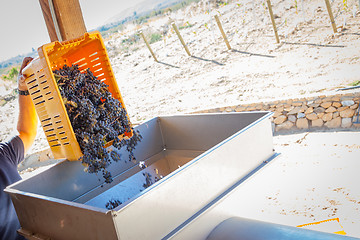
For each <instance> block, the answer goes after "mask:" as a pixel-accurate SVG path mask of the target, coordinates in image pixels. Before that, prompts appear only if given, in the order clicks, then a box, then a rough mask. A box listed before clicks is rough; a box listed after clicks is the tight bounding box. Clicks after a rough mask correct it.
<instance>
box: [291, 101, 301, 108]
mask: <svg viewBox="0 0 360 240" xmlns="http://www.w3.org/2000/svg"><path fill="white" fill-rule="evenodd" d="M302 104H303V103H302V102H300V101H296V102H293V103H292V105H293V106H294V107H300V106H302Z"/></svg>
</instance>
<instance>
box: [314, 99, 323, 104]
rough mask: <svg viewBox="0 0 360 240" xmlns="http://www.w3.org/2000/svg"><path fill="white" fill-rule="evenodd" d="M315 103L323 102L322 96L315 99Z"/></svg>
mask: <svg viewBox="0 0 360 240" xmlns="http://www.w3.org/2000/svg"><path fill="white" fill-rule="evenodd" d="M314 103H316V104H319V105H320V103H322V100H321V99H320V98H317V99H315V101H314Z"/></svg>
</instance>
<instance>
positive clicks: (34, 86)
mask: <svg viewBox="0 0 360 240" xmlns="http://www.w3.org/2000/svg"><path fill="white" fill-rule="evenodd" d="M38 86H39V85H38V84H36V85H34V86H32V87H30V88H29V90H32V89H34V88H36V87H38Z"/></svg>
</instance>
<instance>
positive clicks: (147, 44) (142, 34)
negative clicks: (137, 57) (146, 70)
mask: <svg viewBox="0 0 360 240" xmlns="http://www.w3.org/2000/svg"><path fill="white" fill-rule="evenodd" d="M139 34H140V36H141V37H142V38H143V39H144V42H145V43H146V46H147V47H148V49H149V51H150V53H151V55H152V56H153V58H154V59H155V61H156V62H158V60H157V59H156V56H155V54H154V52H153V51H152V49H151V47H150V44H149V43H148V41H147V40H146V38H145V36H144V33H143V32H142V31H140V32H139Z"/></svg>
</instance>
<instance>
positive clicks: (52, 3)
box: [39, 0, 86, 42]
mask: <svg viewBox="0 0 360 240" xmlns="http://www.w3.org/2000/svg"><path fill="white" fill-rule="evenodd" d="M39 2H40V6H41V10H42V12H43V16H44V19H45V23H46V27H47V29H48V33H49V36H50V40H51V41H52V42H53V41H65V40H70V39H73V38H77V37H80V36H82V35H84V33H85V32H86V27H85V23H84V18H83V15H82V12H81V7H80V3H79V0H39Z"/></svg>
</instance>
